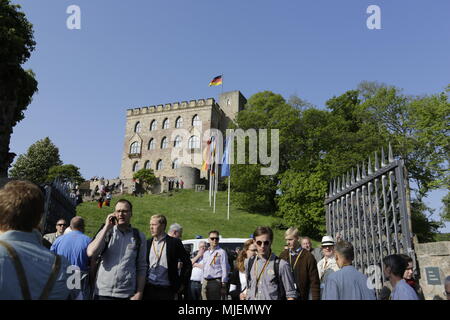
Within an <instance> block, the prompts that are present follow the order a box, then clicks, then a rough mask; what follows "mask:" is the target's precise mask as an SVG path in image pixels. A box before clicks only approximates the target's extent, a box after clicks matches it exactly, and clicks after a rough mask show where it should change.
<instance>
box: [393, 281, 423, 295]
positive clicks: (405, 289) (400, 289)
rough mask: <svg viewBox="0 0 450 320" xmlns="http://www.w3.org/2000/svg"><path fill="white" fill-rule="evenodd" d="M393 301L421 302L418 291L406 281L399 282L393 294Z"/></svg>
mask: <svg viewBox="0 0 450 320" xmlns="http://www.w3.org/2000/svg"><path fill="white" fill-rule="evenodd" d="M391 300H419V298H418V297H417V294H416V291H414V289H413V288H412V287H411V286H410V285H409V284H407V283H406V281H405V280H404V279H402V280H400V281H399V282H397V284H396V285H395V288H394V289H393V290H392V293H391Z"/></svg>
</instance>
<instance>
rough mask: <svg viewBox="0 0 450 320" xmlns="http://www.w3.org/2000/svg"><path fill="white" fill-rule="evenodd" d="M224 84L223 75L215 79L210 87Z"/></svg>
mask: <svg viewBox="0 0 450 320" xmlns="http://www.w3.org/2000/svg"><path fill="white" fill-rule="evenodd" d="M221 84H222V75H220V76H217V77H215V78H214V79H212V80H211V82H210V83H209V86H210V87H211V86H220V85H221Z"/></svg>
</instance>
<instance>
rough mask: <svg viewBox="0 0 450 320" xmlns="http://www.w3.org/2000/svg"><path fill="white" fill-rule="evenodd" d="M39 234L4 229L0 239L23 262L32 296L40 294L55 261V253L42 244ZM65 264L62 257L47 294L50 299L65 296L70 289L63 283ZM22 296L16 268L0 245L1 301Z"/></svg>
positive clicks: (67, 264) (65, 277) (18, 298)
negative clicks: (58, 270) (53, 281)
mask: <svg viewBox="0 0 450 320" xmlns="http://www.w3.org/2000/svg"><path fill="white" fill-rule="evenodd" d="M41 237H42V236H41V235H40V234H39V233H38V232H22V231H7V232H5V233H3V234H0V240H2V241H5V242H8V243H9V244H10V245H11V246H12V247H13V248H14V249H15V250H16V252H17V255H18V256H19V259H20V261H21V262H22V266H23V268H24V270H25V276H26V279H27V281H28V287H29V289H30V294H31V298H32V299H38V298H39V296H40V295H41V293H42V290H43V289H44V286H45V284H46V283H47V280H48V278H49V276H50V272H51V270H52V266H53V263H54V262H55V255H54V254H53V253H51V252H50V251H49V250H48V249H47V248H45V247H44V246H43V245H42V243H41V241H42V239H41ZM68 266H69V263H68V261H67V259H66V258H64V257H62V259H61V270H60V272H59V274H58V276H57V278H56V281H55V284H54V286H53V288H52V290H51V291H50V295H49V297H48V298H49V299H50V300H56V299H60V300H62V299H67V298H68V296H69V289H68V288H67V284H66V281H67V277H68V275H67V273H66V271H67V267H68ZM22 299H23V296H22V291H21V290H20V284H19V278H18V277H17V273H16V269H15V268H14V266H13V264H12V261H11V258H10V256H9V254H8V251H7V250H6V248H5V247H3V246H1V245H0V300H22Z"/></svg>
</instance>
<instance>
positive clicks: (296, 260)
mask: <svg viewBox="0 0 450 320" xmlns="http://www.w3.org/2000/svg"><path fill="white" fill-rule="evenodd" d="M301 255H302V250H300V252H299V253H298V256H297V259H295V262H294V265H293V266H292V255H291V253H290V252H289V264H290V265H291V266H292V270H294V269H295V266H296V265H297V262H298V258H300V256H301Z"/></svg>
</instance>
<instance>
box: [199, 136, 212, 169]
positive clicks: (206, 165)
mask: <svg viewBox="0 0 450 320" xmlns="http://www.w3.org/2000/svg"><path fill="white" fill-rule="evenodd" d="M206 144H207V145H206V147H205V149H203V165H202V170H201V171H208V170H209V162H210V154H211V152H210V149H209V148H210V146H211V140H208V142H207V143H206Z"/></svg>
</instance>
